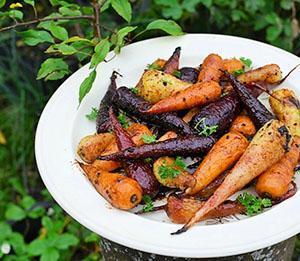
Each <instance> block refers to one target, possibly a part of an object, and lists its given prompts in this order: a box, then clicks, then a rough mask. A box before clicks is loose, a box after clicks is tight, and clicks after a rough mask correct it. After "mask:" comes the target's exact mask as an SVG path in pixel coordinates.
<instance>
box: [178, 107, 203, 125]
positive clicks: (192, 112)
mask: <svg viewBox="0 0 300 261" xmlns="http://www.w3.org/2000/svg"><path fill="white" fill-rule="evenodd" d="M198 112H200V108H198V107H195V108H192V109H190V110H189V111H188V112H187V114H186V115H184V116H183V118H182V119H183V121H185V122H190V121H191V120H192V119H193V117H194V116H195V115H196V114H197V113H198Z"/></svg>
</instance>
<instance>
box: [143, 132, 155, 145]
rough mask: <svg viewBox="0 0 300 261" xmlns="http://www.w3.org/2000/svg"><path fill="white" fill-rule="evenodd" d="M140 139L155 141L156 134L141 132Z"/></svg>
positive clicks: (149, 141) (147, 141) (148, 141)
mask: <svg viewBox="0 0 300 261" xmlns="http://www.w3.org/2000/svg"><path fill="white" fill-rule="evenodd" d="M142 140H143V142H145V143H147V144H150V143H153V142H155V141H156V135H147V134H143V135H142Z"/></svg>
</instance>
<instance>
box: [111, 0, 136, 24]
mask: <svg viewBox="0 0 300 261" xmlns="http://www.w3.org/2000/svg"><path fill="white" fill-rule="evenodd" d="M111 5H112V7H113V9H115V11H116V12H117V13H118V14H119V15H120V16H121V17H123V18H124V19H125V20H126V21H127V22H128V23H129V22H130V21H131V15H132V10H131V5H130V2H129V1H128V0H111Z"/></svg>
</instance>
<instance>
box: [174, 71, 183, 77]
mask: <svg viewBox="0 0 300 261" xmlns="http://www.w3.org/2000/svg"><path fill="white" fill-rule="evenodd" d="M172 75H174V76H176V77H178V78H179V77H180V76H181V72H180V71H178V70H175V71H174V72H173V73H172Z"/></svg>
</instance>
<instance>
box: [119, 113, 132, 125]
mask: <svg viewBox="0 0 300 261" xmlns="http://www.w3.org/2000/svg"><path fill="white" fill-rule="evenodd" d="M118 120H119V122H120V123H121V124H122V126H123V128H125V129H127V128H128V127H129V123H128V121H127V117H126V114H125V113H124V112H123V113H119V115H118Z"/></svg>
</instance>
